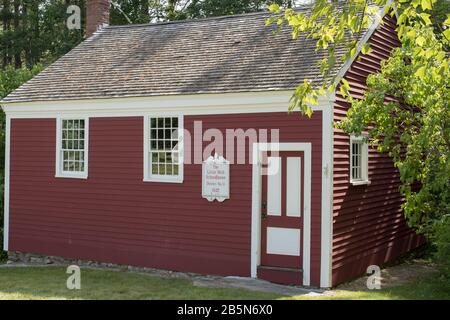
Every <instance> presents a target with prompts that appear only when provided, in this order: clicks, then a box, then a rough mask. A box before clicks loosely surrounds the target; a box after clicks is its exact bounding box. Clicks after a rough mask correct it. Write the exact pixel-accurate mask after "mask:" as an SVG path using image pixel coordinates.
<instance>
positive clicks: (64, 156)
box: [57, 119, 87, 177]
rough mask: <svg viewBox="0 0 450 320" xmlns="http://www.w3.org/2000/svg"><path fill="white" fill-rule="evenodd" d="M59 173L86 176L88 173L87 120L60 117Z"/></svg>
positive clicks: (61, 174)
mask: <svg viewBox="0 0 450 320" xmlns="http://www.w3.org/2000/svg"><path fill="white" fill-rule="evenodd" d="M58 130H59V134H58V136H59V142H58V144H59V150H58V153H59V154H58V160H59V161H58V172H57V173H58V175H60V176H69V177H85V176H86V173H87V160H86V158H87V157H86V156H87V155H86V153H87V120H86V119H60V123H59V125H58Z"/></svg>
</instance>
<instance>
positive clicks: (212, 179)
mask: <svg viewBox="0 0 450 320" xmlns="http://www.w3.org/2000/svg"><path fill="white" fill-rule="evenodd" d="M202 197H203V198H206V199H208V201H214V200H217V201H219V202H222V201H224V200H225V199H229V198H230V162H229V161H228V160H226V159H225V158H224V157H222V156H218V155H217V153H216V154H215V155H214V157H212V156H211V157H209V158H208V159H206V160H205V161H203V164H202Z"/></svg>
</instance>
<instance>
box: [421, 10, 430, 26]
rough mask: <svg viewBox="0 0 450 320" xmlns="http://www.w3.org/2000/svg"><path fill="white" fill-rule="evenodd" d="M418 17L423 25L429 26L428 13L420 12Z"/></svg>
mask: <svg viewBox="0 0 450 320" xmlns="http://www.w3.org/2000/svg"><path fill="white" fill-rule="evenodd" d="M420 17H421V18H422V19H423V21H424V22H425V25H427V26H429V25H431V20H430V15H429V14H428V13H425V12H422V13H421V14H420Z"/></svg>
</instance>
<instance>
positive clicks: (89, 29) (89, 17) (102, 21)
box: [86, 0, 110, 38]
mask: <svg viewBox="0 0 450 320" xmlns="http://www.w3.org/2000/svg"><path fill="white" fill-rule="evenodd" d="M109 5H110V3H109V0H87V1H86V38H89V37H90V36H91V35H92V34H93V33H94V32H95V31H97V29H99V28H101V27H103V26H104V25H108V24H109Z"/></svg>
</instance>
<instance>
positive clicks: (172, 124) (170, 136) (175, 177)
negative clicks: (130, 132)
mask: <svg viewBox="0 0 450 320" xmlns="http://www.w3.org/2000/svg"><path fill="white" fill-rule="evenodd" d="M148 121H149V123H148V125H149V130H148V132H149V137H147V139H148V140H147V141H148V143H149V145H148V146H149V149H148V164H147V165H148V178H149V179H150V180H162V181H180V180H181V178H182V175H181V171H182V163H181V152H182V150H181V128H182V124H181V123H180V122H181V121H182V120H181V118H180V117H149V118H148Z"/></svg>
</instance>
